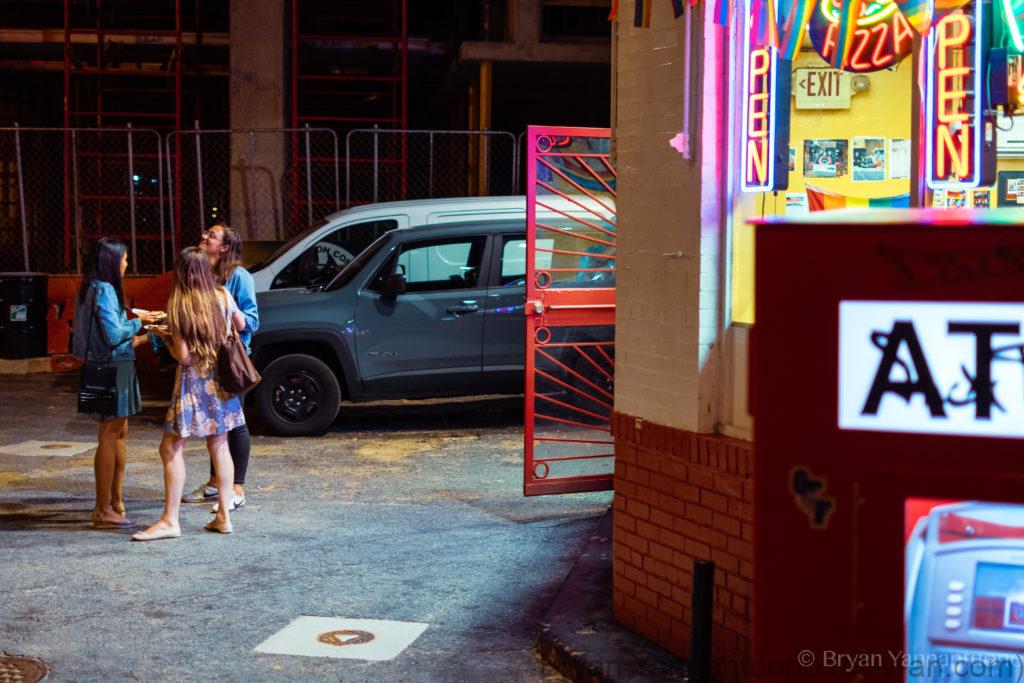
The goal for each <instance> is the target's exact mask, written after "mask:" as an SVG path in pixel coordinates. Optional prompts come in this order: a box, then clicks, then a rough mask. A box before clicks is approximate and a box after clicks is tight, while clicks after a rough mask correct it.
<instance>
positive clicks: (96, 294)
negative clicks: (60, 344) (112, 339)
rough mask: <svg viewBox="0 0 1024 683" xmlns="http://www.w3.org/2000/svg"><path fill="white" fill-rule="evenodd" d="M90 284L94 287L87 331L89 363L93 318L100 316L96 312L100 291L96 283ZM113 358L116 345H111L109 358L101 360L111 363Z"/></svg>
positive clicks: (86, 341) (86, 347)
mask: <svg viewBox="0 0 1024 683" xmlns="http://www.w3.org/2000/svg"><path fill="white" fill-rule="evenodd" d="M89 286H90V287H91V288H92V306H90V307H89V326H88V329H87V330H86V332H85V362H87V363H88V362H89V342H91V341H92V319H93V318H98V317H99V315H98V314H97V312H96V304H97V301H96V297H97V296H98V293H97V291H96V285H95V284H91V283H90V285H89ZM113 358H114V347H110V354H109V355H108V356H107V359H106V360H104V361H100V362H103V363H109V362H110V361H111V360H112V359H113Z"/></svg>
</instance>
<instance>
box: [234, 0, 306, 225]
mask: <svg viewBox="0 0 1024 683" xmlns="http://www.w3.org/2000/svg"><path fill="white" fill-rule="evenodd" d="M286 2H287V0H260V2H251V1H247V0H231V6H230V25H229V31H230V41H231V58H230V60H231V70H230V77H229V83H230V84H229V96H230V111H229V116H230V125H231V128H232V129H235V130H239V129H250V128H252V129H260V128H263V129H267V128H274V129H278V128H284V127H285V100H286V93H285V78H284V49H285V35H284V18H285V10H286V6H285V5H286ZM231 138H232V139H231V143H230V147H231V213H230V215H229V216H228V222H229V224H230V225H232V226H233V227H235V228H237V229H238V230H240V231H241V232H242V235H243V236H244V237H245V238H246V239H285V238H287V237H289V236H290V235H288V234H285V225H284V216H285V213H284V208H283V198H282V191H283V190H287V189H288V188H287V185H286V183H285V170H286V167H285V158H286V157H285V151H286V149H287V145H288V144H289V139H288V136H287V135H286V134H284V133H256V134H254V135H250V134H248V133H245V134H233V135H232V136H231ZM292 227H293V229H294V228H295V226H292Z"/></svg>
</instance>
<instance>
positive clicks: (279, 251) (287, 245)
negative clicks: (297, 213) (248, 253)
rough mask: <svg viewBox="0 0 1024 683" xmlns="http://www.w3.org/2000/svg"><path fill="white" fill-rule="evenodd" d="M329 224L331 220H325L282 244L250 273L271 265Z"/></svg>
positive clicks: (253, 267) (252, 268)
mask: <svg viewBox="0 0 1024 683" xmlns="http://www.w3.org/2000/svg"><path fill="white" fill-rule="evenodd" d="M329 222H330V221H329V220H323V221H320V222H319V223H317V224H316V225H314V226H312V227H310V228H307V229H305V230H303V231H302V232H300V233H299V234H298V235H296V236H295V237H293V238H291V239H290V240H288V241H287V242H285V243H284V244H282V245H281V246H279V247H278V248H277V249H276V250H275V251H274V253H273V254H271V255H270V256H268V257H267V258H265V259H263V260H262V261H260V262H259V263H257V264H256V265H254V266H252V267H251V268H249V271H257V270H259V269H260V268H263V267H264V266H266V265H267V264H268V263H270V262H271V261H273V260H274V259H276V258H278V257H279V256H281V255H282V254H286V253H287V252H288V250H289V249H291V248H292V247H294V246H295V245H296V244H298V243H299V242H301V241H302V240H304V239H306V238H307V237H309V235H310V234H311V233H313V232H316V231H317V230H319V229H320V228H322V227H324V226H325V225H327V224H328V223H329Z"/></svg>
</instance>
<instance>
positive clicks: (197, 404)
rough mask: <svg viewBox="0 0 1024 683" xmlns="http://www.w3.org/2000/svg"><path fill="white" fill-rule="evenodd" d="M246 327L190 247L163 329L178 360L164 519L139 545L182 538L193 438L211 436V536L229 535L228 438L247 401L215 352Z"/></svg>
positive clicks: (163, 449) (166, 444)
mask: <svg viewBox="0 0 1024 683" xmlns="http://www.w3.org/2000/svg"><path fill="white" fill-rule="evenodd" d="M228 325H233V326H234V329H235V330H236V331H240V330H242V329H244V328H245V318H244V317H243V316H242V314H241V312H239V310H238V306H237V305H236V304H235V301H234V299H232V298H231V295H230V294H228V293H227V291H225V290H224V288H223V287H220V286H218V285H217V283H216V281H215V280H214V276H213V271H212V270H211V269H210V263H209V260H208V259H207V257H206V254H205V253H204V252H203V251H202V250H201V249H199V248H198V247H187V248H185V249H183V250H182V252H181V254H180V255H179V256H178V261H177V263H175V265H174V288H173V290H172V291H171V299H170V301H169V302H168V304H167V329H166V330H161V331H159V333H160V334H162V336H163V338H164V340H165V342H166V343H167V347H168V350H169V351H170V352H171V355H172V356H174V358H175V359H176V360H177V361H178V371H177V375H176V377H175V381H174V392H173V394H172V395H171V405H170V407H169V408H168V410H167V417H166V420H165V422H164V437H163V440H162V441H161V442H160V458H161V460H163V465H164V488H165V495H164V513H163V516H161V517H160V519H159V520H158V521H157V522H156V523H155V524H153V525H152V526H151V527H149V528H148V529H146V530H145V531H140V532H139V533H137V534H135V535H134V536H132V539H133V540H136V541H155V540H158V539H162V538H177V537H178V536H180V535H181V526H180V523H179V519H178V518H179V508H180V505H181V494H182V489H183V488H184V486H185V459H184V457H183V456H182V449H183V447H184V445H185V439H187V438H188V437H190V436H203V437H206V448H207V450H208V451H209V452H210V459H211V460H212V461H213V466H214V469H215V470H216V473H217V491H218V493H219V499H220V505H219V506H218V509H217V513H216V516H215V517H214V518H213V521H211V522H210V523H209V524H207V525H206V527H205V528H206V529H207V530H208V531H216V532H220V533H222V534H228V533H231V520H230V517H229V512H230V510H231V508H232V505H231V494H232V481H233V478H234V466H233V465H232V463H231V456H230V454H229V453H228V445H227V433H228V432H229V431H231V430H232V429H235V428H237V427H239V426H240V425H243V424H245V414H244V413H243V412H242V402H241V398H240V397H239V396H233V395H231V394H229V393H227V392H226V391H224V389H223V388H221V386H220V382H219V381H218V377H217V352H218V351H219V350H220V346H221V344H222V343H223V341H224V338H225V337H226V336H227V334H228Z"/></svg>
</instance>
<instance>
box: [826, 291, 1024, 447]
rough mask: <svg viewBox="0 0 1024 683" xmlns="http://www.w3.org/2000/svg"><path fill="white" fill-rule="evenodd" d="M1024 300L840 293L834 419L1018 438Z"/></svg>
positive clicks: (1023, 401)
mask: <svg viewBox="0 0 1024 683" xmlns="http://www.w3.org/2000/svg"><path fill="white" fill-rule="evenodd" d="M1022 327H1024V304H1020V303H991V302H956V301H952V302H947V301H943V302H932V301H843V302H840V304H839V395H838V413H839V415H838V423H839V428H840V429H854V430H861V431H872V432H907V433H915V434H959V435H965V436H989V437H1002V438H1013V439H1024V357H1022V356H1021V349H1022V348H1024V338H1022V337H1021V328H1022Z"/></svg>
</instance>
